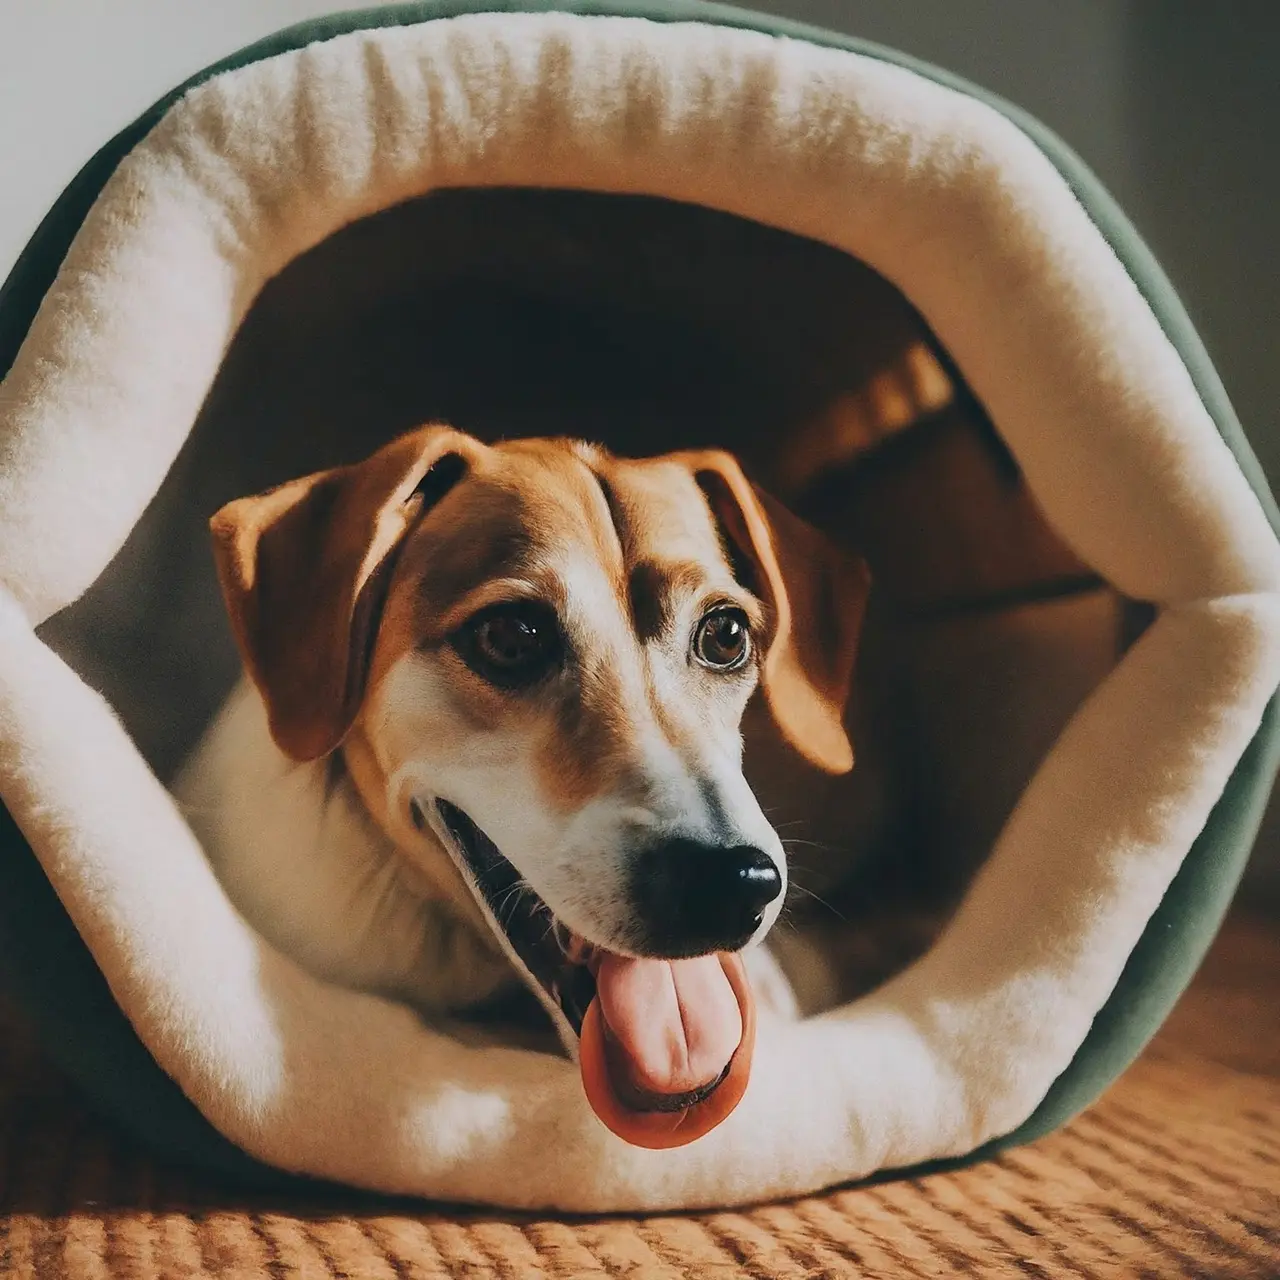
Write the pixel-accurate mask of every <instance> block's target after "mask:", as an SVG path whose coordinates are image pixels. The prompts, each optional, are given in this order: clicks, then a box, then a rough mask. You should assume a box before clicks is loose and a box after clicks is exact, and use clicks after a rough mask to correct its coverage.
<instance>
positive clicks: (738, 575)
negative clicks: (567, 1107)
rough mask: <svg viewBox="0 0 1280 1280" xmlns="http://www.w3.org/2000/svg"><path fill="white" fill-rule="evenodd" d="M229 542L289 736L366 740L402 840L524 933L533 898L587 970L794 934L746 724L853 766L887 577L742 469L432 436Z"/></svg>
mask: <svg viewBox="0 0 1280 1280" xmlns="http://www.w3.org/2000/svg"><path fill="white" fill-rule="evenodd" d="M213 530H214V534H215V544H216V548H217V559H218V565H219V572H220V576H221V581H222V585H223V589H224V592H225V595H226V599H227V603H228V607H229V611H230V616H231V620H232V623H233V626H234V629H235V633H236V636H237V639H238V642H239V645H240V648H241V652H242V654H243V657H244V660H245V663H246V666H247V668H248V671H249V673H250V675H251V676H252V678H253V680H254V681H255V683H256V685H257V687H258V689H259V691H260V692H261V695H262V697H263V699H264V701H265V703H266V707H267V711H268V716H269V721H270V726H271V731H272V734H273V736H274V737H275V740H276V742H277V743H278V745H279V746H280V747H281V748H282V750H284V751H285V752H286V753H287V754H288V755H290V756H292V757H293V758H295V759H297V760H300V761H302V760H314V759H318V758H320V757H323V756H326V755H328V754H329V753H331V752H334V751H335V750H337V749H338V748H339V747H344V746H345V750H346V752H347V753H348V755H349V756H350V757H351V759H352V761H353V763H355V762H356V761H357V760H358V761H359V762H360V764H359V767H357V768H354V769H353V774H354V775H356V776H357V777H358V780H359V781H360V782H361V790H362V792H363V793H364V794H365V797H366V800H367V801H369V803H370V808H371V809H372V810H373V812H374V813H375V814H376V815H377V816H378V818H379V820H380V821H381V822H382V824H383V825H384V826H386V827H387V828H388V829H389V831H390V834H391V835H392V836H393V838H394V840H395V842H396V843H397V845H399V846H400V847H401V848H402V849H403V850H405V851H406V852H407V853H408V855H409V856H417V857H419V858H421V859H424V860H426V859H431V858H438V857H439V852H440V847H441V846H443V847H444V848H445V849H446V850H447V851H448V852H449V853H450V854H451V855H452V857H453V859H454V861H455V863H456V864H457V865H458V866H459V868H460V869H461V871H462V873H463V875H464V876H466V877H467V878H468V879H470V880H471V881H472V883H473V884H478V886H479V887H480V889H481V891H482V895H483V897H484V898H485V900H486V901H487V903H488V906H489V908H490V911H491V914H492V916H493V917H494V919H495V920H496V921H497V922H500V923H501V925H502V926H503V927H504V928H506V929H507V932H508V933H509V934H511V933H512V926H511V924H510V921H509V919H508V918H507V915H506V914H505V907H506V906H508V905H512V904H513V903H514V901H515V900H516V899H519V898H520V897H521V893H522V891H523V890H531V891H532V895H525V896H526V898H529V899H531V900H532V901H533V902H534V903H535V904H537V905H538V906H539V907H542V906H544V907H545V909H546V910H548V911H549V912H550V913H551V915H552V917H554V921H555V922H556V923H557V927H556V928H555V929H553V930H551V932H552V933H553V934H554V935H557V936H558V937H559V940H560V942H561V944H567V949H568V950H569V951H570V952H572V951H573V949H574V948H575V947H578V946H580V945H581V944H588V945H589V946H592V947H595V948H598V949H600V950H602V951H604V952H608V953H612V954H615V955H619V956H624V957H625V956H631V957H667V958H675V957H689V956H699V955H706V954H709V953H713V952H723V951H736V950H738V949H740V948H741V947H743V946H744V945H746V944H748V943H750V942H751V941H753V940H755V939H758V938H759V937H761V936H763V934H764V933H765V932H766V931H767V930H768V928H769V926H770V925H771V924H772V922H773V920H774V919H775V918H776V916H777V913H778V911H779V909H780V907H781V903H782V898H783V893H784V890H785V887H786V863H785V857H784V854H783V849H782V845H781V843H780V841H779V839H778V836H777V835H776V834H775V832H774V831H773V829H772V828H771V826H770V824H769V822H768V821H767V819H766V818H765V816H764V814H763V813H762V812H761V809H760V806H759V805H758V803H757V802H756V800H755V797H754V796H753V794H752V792H751V790H750V788H749V787H748V785H747V783H746V781H745V780H744V777H743V773H742V743H741V734H740V721H741V718H742V714H743V710H744V708H745V706H746V703H747V701H748V699H749V698H750V697H751V695H752V692H753V691H754V690H755V689H756V688H757V685H760V686H762V691H763V694H764V696H765V698H766V699H767V701H768V705H769V707H770V708H771V710H772V712H773V715H774V717H775V718H776V720H777V722H778V724H779V726H780V728H781V730H782V731H783V733H784V735H785V736H786V737H787V738H788V739H789V741H790V742H791V743H792V744H793V745H794V746H795V747H796V748H797V749H798V750H799V751H800V752H802V753H803V754H804V755H806V756H807V757H808V758H809V759H810V760H811V761H813V762H814V763H815V764H816V765H818V766H820V767H822V768H824V769H827V770H830V771H833V772H840V771H844V770H846V769H848V768H849V767H851V765H852V763H853V755H852V750H851V747H850V744H849V742H848V739H847V738H846V735H845V731H844V728H843V723H842V721H843V712H844V707H845V702H846V700H847V696H848V692H849V685H850V681H851V678H852V671H853V664H854V656H855V648H856V640H857V634H858V628H859V625H860V621H861V614H862V606H863V602H864V598H865V594H866V588H867V575H866V572H865V569H864V567H863V565H862V563H861V561H859V560H856V559H854V558H852V557H849V556H847V555H845V554H844V553H842V552H840V551H839V550H837V549H836V548H835V547H834V546H832V545H831V544H830V543H828V542H827V540H826V539H825V538H823V537H822V536H821V535H819V534H818V533H817V532H816V531H815V530H813V529H811V528H810V527H809V526H807V525H805V524H803V523H802V522H801V521H799V520H798V519H796V518H795V517H794V516H792V515H791V514H790V513H789V512H787V511H786V510H785V509H783V508H782V507H780V506H779V505H778V504H776V503H775V502H773V501H772V500H771V499H769V498H768V497H767V496H766V495H764V494H763V493H761V492H759V491H758V490H757V489H755V488H754V487H753V486H752V485H751V484H750V483H749V482H748V481H747V479H746V478H745V477H744V475H743V473H742V471H741V470H740V469H739V467H738V465H737V464H736V463H735V462H734V461H733V459H732V458H731V457H729V456H728V455H727V454H724V453H720V452H689V453H679V454H671V455H667V456H664V457H659V458H654V459H649V460H644V461H631V460H623V459H619V458H615V457H613V456H611V455H609V454H607V453H605V452H604V451H602V450H599V449H596V448H594V447H591V446H587V445H583V444H581V443H578V442H570V441H561V440H528V441H520V442H509V443H503V444H498V445H494V446H486V445H483V444H481V443H479V442H478V441H477V440H475V439H473V438H471V437H469V436H467V435H464V434H461V433H459V432H457V431H454V430H451V429H449V428H445V427H427V428H423V429H421V430H419V431H417V432H414V433H412V434H409V435H407V436H403V437H401V438H399V439H397V440H395V441H393V442H392V443H390V444H388V445H387V446H386V447H384V448H383V449H381V450H380V451H379V452H377V453H376V454H374V455H373V456H372V457H371V458H369V459H368V460H367V461H365V462H362V463H360V464H358V465H355V466H350V467H343V468H339V469H336V470H332V471H326V472H323V473H321V474H318V475H313V476H309V477H306V478H305V479H301V480H298V481H295V482H293V483H290V484H286V485H284V486H282V487H281V488H278V489H275V490H272V491H271V492H269V493H266V494H263V495H261V496H257V497H252V498H245V499H241V500H239V501H237V502H233V503H231V504H230V505H229V506H227V507H225V508H224V509H223V510H222V511H220V512H219V513H218V514H217V516H215V518H214V521H213ZM504 893H506V894H509V895H510V897H511V902H510V903H506V904H504V902H503V901H502V900H501V899H502V895H503V894H504ZM516 914H519V913H516ZM549 923H550V922H549V921H545V920H544V923H543V926H542V932H543V933H546V932H548V929H547V925H548V924H549ZM512 941H513V943H514V942H518V941H519V940H518V939H516V938H515V937H512ZM525 941H526V943H527V942H528V940H525ZM530 945H531V944H530ZM519 950H520V948H519V947H518V946H517V951H518V952H519ZM524 958H525V959H526V961H527V960H528V957H527V956H525V957H524ZM562 994H563V993H562ZM562 1004H563V1000H562Z"/></svg>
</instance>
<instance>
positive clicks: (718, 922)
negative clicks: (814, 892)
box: [631, 839, 782, 959]
mask: <svg viewBox="0 0 1280 1280" xmlns="http://www.w3.org/2000/svg"><path fill="white" fill-rule="evenodd" d="M781 892H782V873H781V872H780V871H779V870H778V867H777V865H776V864H775V863H774V861H773V859H772V858H771V857H769V855H768V854H767V853H765V852H764V850H763V849H756V848H754V847H752V846H751V845H747V844H740V845H733V846H725V845H715V844H703V843H701V842H700V841H697V840H684V839H680V840H666V841H664V842H663V843H662V844H657V845H652V846H650V847H649V848H647V849H645V850H643V851H642V852H641V853H640V854H638V855H637V857H636V858H635V861H634V863H633V864H632V870H631V898H632V902H633V903H634V904H635V910H636V915H637V917H638V923H639V925H640V930H639V932H640V933H641V934H642V936H643V942H642V943H641V945H640V946H639V947H637V950H644V951H645V952H646V953H647V954H650V955H655V956H664V957H666V958H668V959H677V958H680V957H683V956H699V955H706V954H707V953H708V952H711V951H736V950H737V949H738V948H739V947H741V946H742V945H743V944H744V943H746V942H747V941H749V940H750V938H751V935H752V934H753V933H755V931H756V930H757V929H758V928H759V927H760V921H761V919H762V917H763V915H764V909H765V908H766V907H767V906H768V905H769V904H770V903H771V902H772V901H773V900H774V899H775V898H776V897H777V896H778V894H780V893H781Z"/></svg>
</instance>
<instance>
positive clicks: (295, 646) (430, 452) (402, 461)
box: [210, 427, 482, 761]
mask: <svg viewBox="0 0 1280 1280" xmlns="http://www.w3.org/2000/svg"><path fill="white" fill-rule="evenodd" d="M481 447H482V446H480V445H479V444H478V442H476V441H475V440H473V439H472V438H471V437H469V436H465V435H463V434H462V433H460V432H457V431H453V430H451V429H449V428H447V427H425V428H422V429H420V430H418V431H415V432H411V433H410V434H409V435H405V436H401V437H399V438H398V439H396V440H393V441H392V442H391V443H390V444H388V445H386V446H384V447H383V448H382V449H380V450H379V451H378V452H377V453H375V454H374V455H373V456H372V457H370V458H369V459H367V460H366V461H364V462H360V463H357V464H355V465H353V466H348V467H338V468H335V469H334V470H331V471H321V472H318V473H317V474H315V475H310V476H305V477H303V478H302V479H300V480H294V481H291V482H290V483H288V484H284V485H281V486H280V487H279V488H276V489H271V490H269V491H268V492H266V493H262V494H258V495H256V496H254V497H249V498H240V499H237V500H236V501H235V502H231V503H228V504H227V505H226V506H225V507H223V508H222V509H221V510H220V511H219V512H218V513H217V514H216V515H215V516H214V517H213V519H212V520H211V521H210V529H211V531H212V533H213V544H214V558H215V560H216V561H217V567H218V578H219V581H220V582H221V585H222V593H223V596H224V598H225V600H226V605H227V612H228V613H229V615H230V617H231V626H232V629H233V631H234V632H235V637H236V643H237V645H238V646H239V648H240V654H241V656H242V658H243V659H244V663H245V667H246V669H247V670H248V672H249V675H250V677H251V678H252V679H253V682H254V683H255V684H256V685H257V687H258V690H259V692H260V693H261V694H262V698H263V700H264V702H265V703H266V707H267V715H268V719H269V723H270V727H271V735H272V737H273V738H274V739H275V741H276V744H277V745H278V746H279V747H280V749H281V750H282V751H284V752H285V753H286V754H287V755H289V756H292V757H293V758H294V759H295V760H300V761H302V760H315V759H318V758H319V757H321V756H324V755H327V754H328V753H329V752H331V751H333V750H334V749H335V748H336V747H337V746H338V745H339V744H340V743H341V742H342V739H343V738H344V737H345V736H346V734H347V731H348V730H349V729H350V727H351V724H352V722H353V720H354V719H355V716H356V713H357V711H358V710H359V707H360V701H361V699H362V697H363V696H364V685H365V680H366V677H367V676H368V670H369V660H370V658H371V656H372V650H373V641H374V639H375V637H376V635H377V629H378V622H379V619H380V617H381V613H382V607H383V604H384V602H385V599H386V592H387V587H388V584H389V580H390V577H391V570H392V569H393V567H394V565H395V560H396V553H397V551H398V549H399V547H400V544H401V542H402V541H403V539H404V537H405V535H406V534H407V533H408V532H409V530H410V529H411V528H412V527H413V525H414V523H415V522H416V521H417V520H418V519H419V517H420V516H421V515H422V513H423V512H424V511H425V510H426V508H427V507H428V506H430V505H431V504H432V503H434V502H437V501H439V500H440V499H441V498H442V497H443V496H444V494H445V493H446V492H447V491H448V490H449V489H450V488H452V486H453V485H454V484H455V483H456V482H457V481H458V480H459V479H460V478H461V476H462V474H463V472H464V471H465V470H466V468H467V464H468V462H469V461H470V460H472V459H473V458H474V456H475V454H476V452H477V451H478V450H479V449H480V448H481Z"/></svg>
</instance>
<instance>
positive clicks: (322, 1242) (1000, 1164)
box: [0, 919, 1280, 1280]
mask: <svg viewBox="0 0 1280 1280" xmlns="http://www.w3.org/2000/svg"><path fill="white" fill-rule="evenodd" d="M0 1032H3V1033H4V1038H3V1048H0V1275H4V1276H36V1277H39V1278H40V1280H60V1278H61V1277H75V1278H76V1280H81V1278H84V1280H91V1278H92V1280H105V1278H108V1277H111V1278H114V1277H138V1278H140V1280H152V1278H153V1277H187V1276H227V1277H231V1276H235V1277H270V1278H272V1280H280V1278H281V1277H294V1276H298V1277H317V1280H333V1278H334V1277H345V1276H350V1277H375V1278H378V1280H408V1278H410V1277H442V1276H474V1277H484V1276H494V1277H510V1278H513V1280H518V1278H523V1277H537V1276H556V1277H584V1278H586V1277H598V1276H629V1277H636V1278H643V1280H649V1278H651V1277H652V1278H653V1280H659V1278H665V1277H681V1276H696V1277H709V1278H710V1280H716V1278H717V1277H734V1276H753V1277H780V1278H787V1280H800V1278H808V1277H823V1276H850V1277H855V1276H856V1277H888V1278H890V1280H897V1278H898V1277H910V1276H929V1277H934V1276H938V1277H943V1276H953V1275H955V1276H975V1275H976V1276H988V1275H989V1276H1005V1275H1008V1276H1039V1277H1058V1276H1075V1277H1079V1276H1089V1277H1094V1276H1103V1277H1112V1276H1115V1277H1128V1276H1134V1277H1139V1276H1141V1277H1183V1276H1202V1277H1214V1278H1215V1280H1216V1278H1223V1277H1246V1276H1248V1277H1258V1278H1259V1280H1264V1278H1265V1280H1276V1278H1277V1277H1280V926H1277V925H1275V924H1264V923H1262V922H1259V921H1251V920H1247V919H1236V920H1234V921H1233V922H1232V923H1231V924H1230V926H1229V928H1228V929H1227V930H1226V931H1225V933H1224V935H1223V937H1222V939H1221V940H1220V941H1219V943H1218V945H1217V947H1216V948H1215V950H1214V952H1213V954H1212V956H1211V958H1210V960H1209V962H1208V963H1207V965H1206V966H1205V969H1204V971H1203V972H1202V974H1201V977H1200V978H1199V979H1198V981H1197V983H1196V985H1195V986H1194V987H1193V988H1192V990H1191V991H1190V992H1188V994H1187V996H1186V997H1185V998H1184V1000H1183V1001H1182V1004H1181V1005H1180V1007H1179V1008H1178V1010H1177V1012H1176V1013H1175V1015H1174V1017H1173V1018H1172V1019H1171V1020H1170V1022H1169V1024H1168V1025H1167V1027H1166V1028H1165V1029H1164V1031H1163V1032H1162V1033H1161V1035H1160V1036H1159V1038H1158V1039H1157V1041H1156V1042H1155V1043H1154V1044H1153V1045H1152V1046H1151V1048H1150V1049H1149V1050H1148V1052H1147V1053H1146V1055H1145V1056H1144V1057H1143V1059H1142V1060H1141V1061H1140V1062H1139V1063H1138V1064H1137V1065H1136V1066H1135V1067H1134V1068H1133V1069H1132V1070H1131V1071H1130V1072H1129V1073H1128V1075H1127V1076H1126V1077H1125V1078H1124V1079H1123V1080H1122V1081H1120V1082H1119V1083H1118V1084H1117V1085H1116V1086H1115V1087H1114V1088H1113V1089H1112V1090H1111V1092H1110V1093H1109V1094H1108V1095H1107V1097H1106V1098H1105V1099H1104V1100H1103V1101H1102V1102H1101V1103H1099V1104H1098V1105H1097V1106H1096V1107H1095V1108H1093V1110H1092V1111H1090V1112H1089V1113H1088V1114H1087V1115H1085V1116H1083V1117H1082V1118H1081V1119H1079V1120H1078V1121H1076V1122H1075V1123H1074V1124H1072V1125H1071V1126H1070V1127H1069V1128H1068V1129H1067V1130H1065V1131H1064V1132H1062V1133H1059V1134H1056V1135H1054V1136H1052V1137H1050V1138H1048V1139H1045V1140H1043V1141H1042V1142H1040V1143H1038V1144H1036V1145H1035V1146H1033V1147H1030V1148H1026V1149H1023V1150H1021V1151H1017V1152H1013V1153H1011V1154H1009V1155H1006V1156H1004V1157H1002V1158H1000V1159H998V1160H995V1161H993V1162H991V1163H988V1164H985V1165H982V1166H979V1167H977V1168H972V1169H968V1170H964V1171H962V1172H960V1173H956V1174H950V1175H940V1176H937V1177H931V1178H926V1179H922V1180H919V1181H915V1182H904V1183H897V1184H892V1185H888V1186H883V1187H879V1188H876V1189H874V1190H870V1191H844V1192H837V1193H834V1194H831V1195H826V1196H819V1197H814V1198H811V1199H807V1200H802V1201H799V1202H796V1203H790V1204H784V1205H774V1206H770V1207H766V1208H761V1209H757V1210H754V1211H752V1212H749V1213H722V1214H699V1215H693V1216H688V1217H679V1216H671V1217H663V1218H653V1219H644V1220H634V1219H608V1220H599V1221H578V1222H563V1221H553V1220H546V1219H523V1218H519V1217H515V1216H511V1215H506V1214H468V1215H460V1214H457V1213H453V1212H450V1211H448V1210H444V1211H433V1210H427V1209H422V1208H418V1207H406V1206H403V1205H397V1206H394V1207H388V1206H385V1205H377V1206H374V1207H372V1208H371V1207H369V1205H368V1203H367V1202H362V1201H360V1200H359V1199H358V1198H356V1197H354V1196H353V1197H351V1198H350V1199H345V1198H344V1199H338V1200H333V1201H328V1200H326V1201H313V1202H306V1203H302V1202H286V1201H283V1200H278V1199H275V1200H268V1199H257V1200H253V1199H246V1198H244V1197H230V1198H229V1197H228V1196H227V1195H226V1194H225V1193H220V1192H219V1191H218V1190H217V1189H216V1188H215V1187H213V1186H211V1185H207V1184H204V1183H202V1182H200V1181H199V1180H196V1179H193V1178H191V1177H190V1176H188V1175H186V1174H183V1173H181V1172H178V1171H174V1170H168V1169H164V1168H159V1167H157V1166H156V1165H155V1164H154V1163H153V1162H152V1161H151V1160H149V1159H148V1158H147V1157H146V1156H145V1155H143V1154H142V1153H140V1152H138V1151H137V1150H134V1149H132V1148H131V1147H130V1146H129V1145H128V1144H127V1143H125V1142H124V1141H122V1140H121V1139H120V1138H119V1137H118V1136H116V1135H114V1134H113V1133H112V1132H110V1131H109V1130H108V1129H106V1128H105V1127H104V1126H102V1125H101V1124H100V1123H98V1122H97V1121H95V1120H93V1119H92V1118H91V1117H89V1116H88V1115H87V1114H86V1113H85V1111H84V1110H83V1108H82V1107H81V1106H80V1105H79V1103H78V1102H77V1100H76V1098H75V1096H74V1095H73V1094H72V1093H71V1091H70V1090H69V1089H68V1088H67V1087H66V1086H65V1085H63V1084H62V1083H61V1082H60V1081H59V1080H58V1079H57V1078H56V1076H54V1075H53V1074H52V1073H51V1072H49V1071H48V1070H47V1069H46V1068H45V1067H44V1065H43V1064H42V1063H41V1060H40V1058H39V1055H38V1053H37V1052H36V1051H35V1050H34V1049H33V1048H32V1046H31V1045H30V1043H29V1041H27V1040H26V1039H25V1038H24V1037H23V1036H22V1034H21V1031H20V1030H19V1029H10V1028H9V1027H5V1028H2V1029H0Z"/></svg>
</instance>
